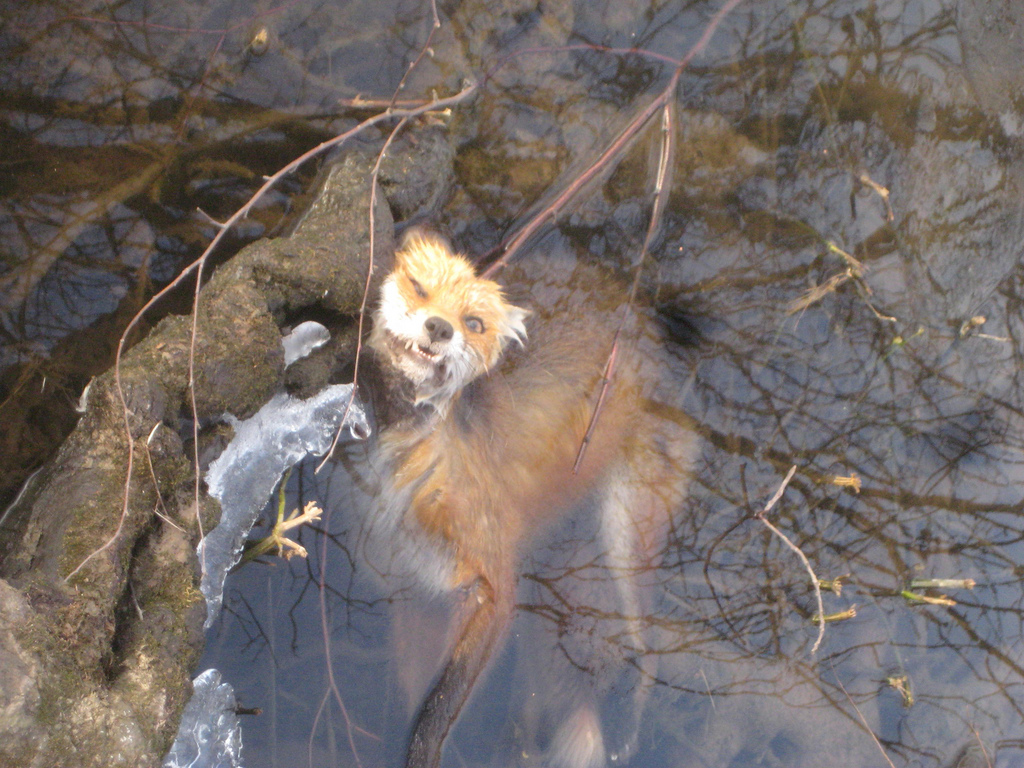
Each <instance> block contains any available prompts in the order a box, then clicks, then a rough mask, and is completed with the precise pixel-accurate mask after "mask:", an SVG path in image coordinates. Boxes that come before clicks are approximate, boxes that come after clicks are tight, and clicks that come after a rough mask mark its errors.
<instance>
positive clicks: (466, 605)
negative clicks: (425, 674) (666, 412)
mask: <svg viewBox="0 0 1024 768" xmlns="http://www.w3.org/2000/svg"><path fill="white" fill-rule="evenodd" d="M616 301H617V303H616V304H614V305H613V307H611V308H605V311H601V308H594V307H577V308H576V310H569V309H565V308H555V309H554V310H552V309H550V308H544V307H521V306H518V305H516V304H514V303H512V302H511V301H510V300H509V299H508V298H507V297H506V294H505V290H504V289H503V287H502V286H501V285H499V284H498V283H497V282H495V281H492V280H490V279H488V278H486V277H482V276H480V275H478V274H477V272H476V270H475V268H474V266H473V264H472V263H471V262H470V261H469V260H468V258H467V257H465V256H464V255H462V254H460V253H456V252H454V251H453V250H452V249H451V247H450V246H449V245H448V243H447V242H446V241H445V240H444V239H442V238H441V237H440V236H437V235H434V234H432V233H429V232H426V231H423V230H419V229H415V230H412V231H411V232H409V233H407V234H406V236H405V238H404V240H403V242H402V243H401V245H400V247H399V248H398V250H397V252H396V254H395V261H394V267H393V269H392V270H391V272H390V273H389V274H388V275H387V276H386V278H385V279H384V280H383V282H382V285H381V289H380V299H379V302H378V304H377V307H376V309H375V311H374V313H373V327H372V330H371V332H370V335H369V339H368V344H369V347H370V349H371V350H372V353H373V356H374V358H375V359H376V361H377V363H378V365H379V366H380V367H381V368H382V369H384V370H385V371H387V373H388V376H389V378H388V377H386V378H385V380H387V381H390V382H391V384H390V387H391V390H390V392H389V396H390V399H391V400H392V402H393V401H395V400H397V401H399V402H400V403H401V405H402V407H399V408H394V407H392V408H391V409H390V411H389V414H390V415H389V417H388V418H387V419H386V422H387V423H385V424H383V425H382V426H381V428H380V432H379V436H378V439H377V445H376V447H375V450H374V459H373V461H374V466H375V468H376V473H377V475H378V477H379V478H380V487H379V490H378V492H377V500H376V502H375V505H374V510H373V512H372V515H373V517H374V525H375V526H376V528H377V535H378V536H383V537H384V538H385V539H386V540H387V541H388V542H389V546H390V547H391V548H392V551H393V553H394V555H393V556H394V558H395V559H396V560H398V561H401V563H402V564H403V565H404V567H405V568H407V569H409V570H410V571H411V572H412V574H413V576H414V577H415V579H416V580H418V581H419V582H420V583H421V584H422V585H423V586H424V587H425V588H426V590H427V591H428V592H431V593H434V594H436V595H452V594H454V595H457V596H459V598H460V601H461V603H462V605H461V608H460V610H459V611H458V612H457V619H456V623H457V626H456V628H455V632H454V642H453V643H452V645H451V649H450V652H449V655H448V658H447V659H446V660H444V662H443V663H442V667H441V670H440V673H439V675H438V676H437V678H436V680H435V681H434V683H433V686H432V688H430V690H429V692H428V693H427V695H426V698H425V700H423V702H422V704H421V705H420V708H419V711H418V714H417V715H416V716H415V720H414V723H413V726H412V729H411V736H410V737H409V740H408V747H407V752H406V758H405V765H406V766H407V768H438V766H440V764H441V758H442V752H443V746H444V744H445V740H446V737H447V736H448V734H449V732H450V730H451V729H452V727H453V725H454V724H455V722H456V721H457V719H458V718H459V715H460V713H461V712H462V710H463V708H464V707H465V705H466V703H467V701H468V700H469V698H470V696H471V694H472V692H473V690H474V688H475V687H476V686H477V684H478V681H479V680H480V679H481V677H482V676H483V675H484V674H485V672H486V670H487V668H488V666H489V664H490V662H491V660H492V659H493V658H494V657H495V655H496V654H497V653H498V651H499V650H500V649H501V648H502V647H503V643H504V640H505V638H506V635H507V634H508V631H509V627H510V625H511V623H512V620H513V617H514V615H515V607H516V594H517V583H518V580H519V571H520V567H521V563H522V559H523V557H524V554H525V553H527V552H528V551H529V549H530V547H531V545H533V544H535V542H537V541H538V540H539V539H541V538H542V537H543V536H544V535H545V532H546V531H550V530H551V529H552V528H553V527H555V526H556V525H557V524H558V521H559V520H562V519H564V518H565V517H566V516H567V515H570V514H573V513H574V512H575V511H576V510H578V509H581V508H587V509H590V508H594V509H596V510H597V514H598V516H599V521H598V527H599V529H600V531H601V533H600V540H601V542H602V546H604V547H605V549H606V559H607V561H608V562H609V563H611V564H613V568H614V569H615V571H616V574H618V575H619V576H621V578H619V576H617V578H616V590H617V591H618V593H619V596H620V600H619V603H620V606H621V608H622V610H623V615H624V616H626V617H627V623H628V625H629V631H628V634H629V636H630V637H631V638H632V641H631V646H632V648H633V650H634V652H635V653H636V654H637V655H638V656H643V655H644V654H643V651H644V649H645V644H644V639H643V637H642V628H641V627H640V613H641V610H642V609H641V605H640V602H641V601H640V599H639V597H638V593H637V589H636V585H635V583H633V579H632V576H633V575H635V574H636V573H638V572H639V569H641V568H643V567H647V566H650V565H651V563H654V562H656V559H657V555H658V552H659V550H660V548H661V547H662V542H663V540H664V537H665V531H666V528H667V527H668V526H669V524H670V518H671V516H672V514H673V513H674V510H675V509H677V508H678V507H679V506H680V505H681V503H682V500H683V499H684V497H685V487H686V482H687V477H688V473H689V470H690V463H691V460H692V452H693V446H694V433H693V430H692V429H691V426H690V424H689V421H688V420H687V419H686V418H685V416H679V417H678V418H673V419H668V420H666V419H664V418H660V417H659V416H658V415H657V413H656V411H657V410H658V409H657V406H656V405H654V404H652V402H650V401H648V400H645V398H644V396H643V395H642V392H641V389H642V386H641V378H642V377H641V376H640V375H639V372H638V369H639V364H638V363H637V362H636V361H635V360H634V359H633V351H634V348H635V343H634V342H633V341H630V339H633V340H635V339H636V338H637V336H638V335H639V334H640V333H641V331H639V330H638V326H637V324H636V320H635V317H630V316H628V315H626V314H622V313H615V312H614V311H612V309H613V308H614V306H623V304H622V301H621V298H620V299H617V300H616ZM620 318H625V319H626V321H627V322H625V323H623V322H622V320H621V319H620ZM623 329H625V330H623ZM616 338H618V342H617V341H616ZM613 360H614V361H615V364H614V366H612V365H611V361H613ZM620 757H621V755H618V754H615V755H611V756H609V755H608V754H607V749H606V746H605V743H604V738H603V736H602V733H601V727H600V718H599V717H598V715H597V712H596V707H594V706H592V705H589V704H581V705H580V706H579V707H577V708H576V710H575V711H573V712H571V713H569V714H568V716H567V717H565V718H564V723H563V724H562V726H561V727H559V729H558V733H557V734H556V736H555V738H554V739H553V746H552V747H551V749H550V750H549V757H548V760H547V764H549V765H553V766H559V767H560V768H561V767H564V768H597V767H598V766H602V765H605V764H606V762H607V760H608V759H613V760H616V761H618V760H619V758H620Z"/></svg>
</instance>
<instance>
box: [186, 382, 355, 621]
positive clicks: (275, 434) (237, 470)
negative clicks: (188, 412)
mask: <svg viewBox="0 0 1024 768" xmlns="http://www.w3.org/2000/svg"><path fill="white" fill-rule="evenodd" d="M352 391H353V387H352V385H351V384H335V385H333V386H330V387H327V388H326V389H324V390H323V391H322V392H320V393H319V394H317V395H314V396H313V397H311V398H309V399H308V400H299V399H297V398H294V397H292V396H291V395H287V394H283V393H282V394H278V395H275V396H274V397H273V398H271V399H270V401H269V402H268V403H267V404H266V405H264V406H263V407H262V408H261V409H260V410H259V412H258V413H256V415H254V416H253V417H252V418H249V419H246V420H245V421H239V420H238V419H236V418H234V417H233V416H230V415H228V416H226V418H227V420H228V422H229V423H230V424H231V426H233V427H234V429H235V436H234V438H233V439H232V441H231V442H230V443H229V444H228V447H227V448H225V449H224V452H223V453H222V454H221V455H220V456H219V457H217V459H216V461H214V462H213V463H212V464H211V465H210V469H209V470H208V471H207V473H206V484H207V487H208V488H209V492H210V495H211V496H213V497H214V498H215V499H217V501H219V502H220V507H221V518H220V523H219V524H218V525H217V527H216V528H214V529H213V530H212V531H210V533H209V534H207V536H206V537H204V538H203V540H202V541H201V542H200V543H199V548H198V550H197V551H198V554H199V562H200V564H201V568H202V579H201V581H200V591H201V592H202V593H203V597H205V598H206V625H205V628H206V629H209V628H210V627H211V626H212V625H213V622H214V620H215V619H216V618H217V616H218V615H219V613H220V608H221V604H222V601H223V598H224V579H225V578H226V576H227V573H228V571H229V570H230V569H231V568H232V567H233V566H234V565H235V564H236V563H237V562H238V560H239V559H240V557H241V553H242V545H243V544H244V543H245V537H246V536H247V535H248V534H249V529H250V528H252V525H253V523H254V522H256V518H257V517H259V513H260V510H262V509H263V507H264V506H265V505H266V503H267V499H269V498H270V495H271V494H272V493H273V492H274V488H275V487H276V486H277V483H278V481H279V480H280V479H281V477H282V475H284V473H285V471H286V470H288V469H289V468H290V467H292V466H294V465H295V464H296V463H298V462H299V461H301V460H302V459H304V458H305V457H306V456H308V455H310V454H313V455H320V454H323V453H325V452H326V451H327V449H328V448H330V446H331V441H332V440H333V439H334V434H335V432H336V431H337V429H338V426H339V424H340V423H341V419H342V416H343V415H344V416H345V427H346V428H347V429H348V430H349V431H350V432H351V433H352V434H353V435H354V436H355V437H357V438H359V439H365V438H366V437H368V436H369V434H370V426H369V423H368V422H367V419H366V412H365V411H364V410H363V407H362V405H361V404H360V403H359V401H358V400H354V401H353V402H352V403H351V405H349V401H350V400H352Z"/></svg>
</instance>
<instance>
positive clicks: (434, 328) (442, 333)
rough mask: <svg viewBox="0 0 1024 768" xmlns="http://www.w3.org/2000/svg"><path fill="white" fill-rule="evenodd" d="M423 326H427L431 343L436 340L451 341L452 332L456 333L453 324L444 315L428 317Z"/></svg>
mask: <svg viewBox="0 0 1024 768" xmlns="http://www.w3.org/2000/svg"><path fill="white" fill-rule="evenodd" d="M423 327H424V328H426V330H427V335H428V336H429V337H430V341H431V343H433V342H435V341H450V340H451V338H452V334H453V333H455V330H454V329H453V328H452V324H451V323H449V322H448V321H447V320H445V319H444V318H443V317H428V318H427V321H426V322H425V323H424V324H423Z"/></svg>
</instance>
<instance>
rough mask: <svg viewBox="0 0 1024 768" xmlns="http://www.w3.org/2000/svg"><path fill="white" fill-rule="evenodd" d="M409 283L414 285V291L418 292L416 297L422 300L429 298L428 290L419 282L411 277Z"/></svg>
mask: <svg viewBox="0 0 1024 768" xmlns="http://www.w3.org/2000/svg"><path fill="white" fill-rule="evenodd" d="M409 282H410V283H412V289H413V290H414V291H416V295H417V296H419V297H420V298H421V299H425V298H427V289H426V288H424V287H423V286H422V285H420V284H419V282H418V281H417V280H413V279H412V278H411V277H410V278H409Z"/></svg>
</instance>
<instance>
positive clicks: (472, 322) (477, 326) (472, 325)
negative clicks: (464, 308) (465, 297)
mask: <svg viewBox="0 0 1024 768" xmlns="http://www.w3.org/2000/svg"><path fill="white" fill-rule="evenodd" d="M462 322H464V323H465V324H466V327H467V328H468V329H469V330H471V331H472V332H473V333H483V332H484V321H483V320H481V319H480V318H479V317H473V316H470V317H466V318H463V321H462Z"/></svg>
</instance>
